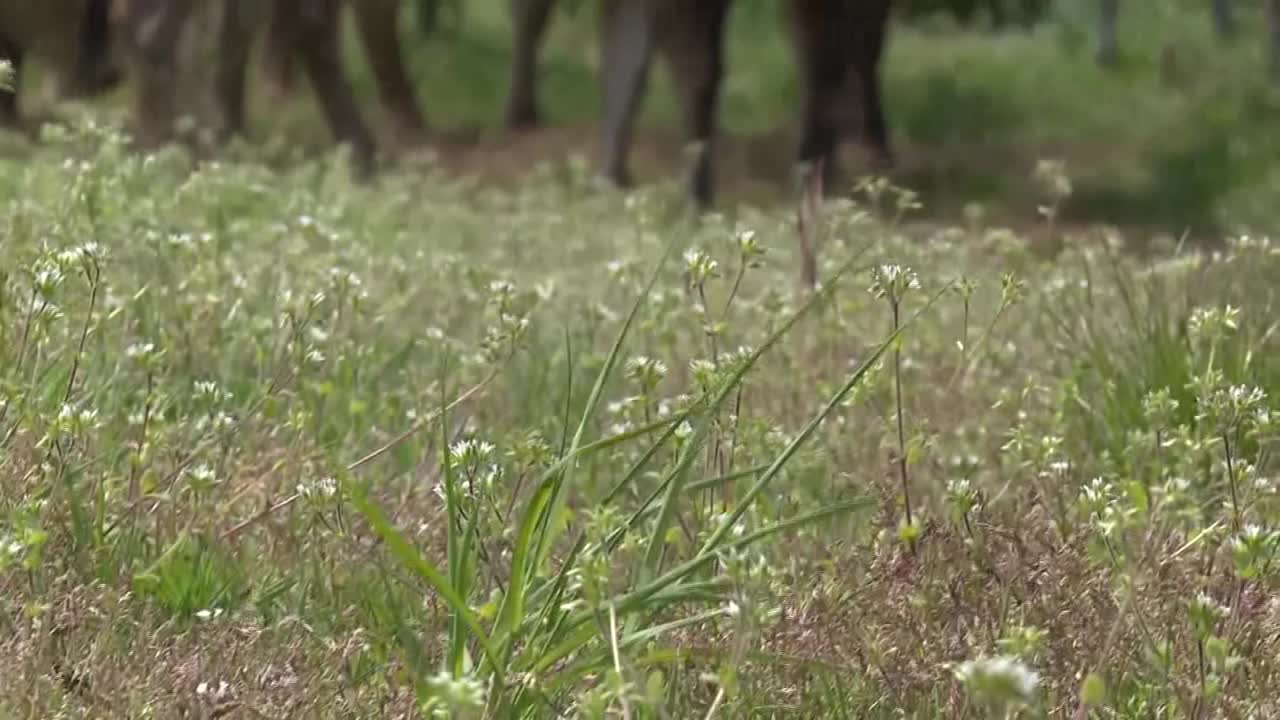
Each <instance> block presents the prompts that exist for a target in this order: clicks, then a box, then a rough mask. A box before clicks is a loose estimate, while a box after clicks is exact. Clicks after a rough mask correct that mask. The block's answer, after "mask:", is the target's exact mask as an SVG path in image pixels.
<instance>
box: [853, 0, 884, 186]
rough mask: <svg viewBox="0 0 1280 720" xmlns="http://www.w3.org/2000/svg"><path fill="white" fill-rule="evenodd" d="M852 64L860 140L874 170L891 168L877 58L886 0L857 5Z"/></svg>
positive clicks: (882, 45)
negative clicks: (859, 110)
mask: <svg viewBox="0 0 1280 720" xmlns="http://www.w3.org/2000/svg"><path fill="white" fill-rule="evenodd" d="M851 22H853V23H854V27H853V28H851V33H850V37H852V38H854V42H853V47H852V49H851V50H852V52H851V61H852V62H853V72H854V74H855V75H856V77H857V80H858V86H859V90H860V92H861V96H862V117H863V124H862V138H863V142H864V143H865V144H866V146H867V149H868V150H870V151H871V156H872V159H873V161H874V163H875V164H876V167H877V169H880V170H885V169H888V168H890V167H892V166H893V150H892V149H891V148H890V145H889V130H888V126H887V124H886V123H885V119H884V106H883V104H882V103H881V94H880V59H881V57H882V56H883V55H884V41H885V35H886V33H887V32H888V25H889V0H867V2H863V3H859V4H858V5H857V7H856V9H855V11H854V15H853V17H852V19H851Z"/></svg>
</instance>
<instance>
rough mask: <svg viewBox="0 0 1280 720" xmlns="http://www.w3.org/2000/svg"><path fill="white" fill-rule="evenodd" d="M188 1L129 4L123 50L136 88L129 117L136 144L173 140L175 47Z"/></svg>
mask: <svg viewBox="0 0 1280 720" xmlns="http://www.w3.org/2000/svg"><path fill="white" fill-rule="evenodd" d="M192 10H193V1H192V0H129V2H128V3H127V6H126V9H125V11H124V28H125V32H126V35H127V37H126V40H125V43H126V46H127V48H128V55H129V58H130V66H131V69H132V74H133V76H134V78H135V84H136V88H135V90H134V98H133V117H134V121H135V123H136V125H137V128H136V132H137V135H138V140H139V141H140V142H141V143H142V144H143V145H145V146H156V145H160V144H162V143H165V142H168V141H169V140H171V139H172V138H173V129H174V128H173V124H174V120H176V119H177V115H178V107H177V83H178V42H179V40H180V38H181V35H182V29H183V28H184V27H185V26H186V23H187V18H188V17H189V16H190V14H191V11H192Z"/></svg>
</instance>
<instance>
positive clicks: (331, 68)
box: [276, 0, 374, 177]
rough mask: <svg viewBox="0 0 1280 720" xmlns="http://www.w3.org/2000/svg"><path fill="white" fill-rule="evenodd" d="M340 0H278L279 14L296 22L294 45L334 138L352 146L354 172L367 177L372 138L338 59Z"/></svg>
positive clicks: (292, 43)
mask: <svg viewBox="0 0 1280 720" xmlns="http://www.w3.org/2000/svg"><path fill="white" fill-rule="evenodd" d="M341 9H342V8H341V3H340V0H277V2H276V11H277V12H284V13H286V14H288V16H290V17H292V18H293V19H294V21H295V25H296V32H297V34H296V35H294V36H293V37H292V38H291V45H292V47H293V48H294V49H295V50H296V51H297V53H298V55H299V59H300V60H301V61H302V68H303V70H304V71H305V72H306V74H307V78H308V79H309V80H310V81H311V87H312V89H313V90H314V91H315V93H316V98H317V99H318V100H319V101H320V108H321V110H322V111H323V112H324V116H325V119H326V120H327V121H328V123H329V128H330V130H331V131H332V132H333V134H334V137H336V138H337V139H338V141H340V142H346V143H349V144H350V145H351V150H352V152H353V154H354V157H353V159H354V161H355V171H356V173H357V174H358V175H360V176H362V177H364V176H367V175H369V174H370V173H371V172H372V171H373V150H374V147H373V136H372V135H371V134H370V133H369V128H368V126H367V125H366V124H365V121H364V118H363V117H361V116H360V111H359V110H358V109H357V107H356V101H355V96H354V94H353V93H352V91H351V84H350V83H349V82H348V81H347V77H346V73H345V72H344V71H343V68H342V58H341V57H340V55H339V48H338V39H339V36H338V31H339V21H340V20H341V14H340V11H341Z"/></svg>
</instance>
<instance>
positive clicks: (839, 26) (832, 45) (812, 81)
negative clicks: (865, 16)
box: [789, 0, 868, 187]
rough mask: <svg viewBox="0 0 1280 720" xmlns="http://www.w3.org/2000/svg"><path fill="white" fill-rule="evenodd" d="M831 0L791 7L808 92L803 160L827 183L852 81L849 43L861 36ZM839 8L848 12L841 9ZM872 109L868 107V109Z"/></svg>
mask: <svg viewBox="0 0 1280 720" xmlns="http://www.w3.org/2000/svg"><path fill="white" fill-rule="evenodd" d="M831 5H832V3H830V2H824V1H823V0H796V1H795V2H792V3H790V4H789V7H790V8H791V11H792V12H791V24H792V38H793V42H794V44H795V50H796V56H797V65H798V66H799V69H800V75H801V81H802V82H801V84H802V87H803V92H804V99H803V100H802V108H801V113H802V116H801V130H800V147H799V151H798V153H797V155H798V158H797V159H798V160H799V162H800V163H801V165H806V166H809V167H810V168H814V167H816V166H821V168H822V173H823V177H824V185H826V186H828V187H830V180H831V179H832V178H833V177H834V170H835V169H834V163H835V151H836V146H837V143H838V141H839V130H840V113H839V103H838V100H839V99H840V96H841V94H842V91H843V90H844V89H845V88H846V87H847V82H846V81H847V78H848V70H849V65H850V62H849V61H850V57H851V54H849V53H848V51H847V50H846V48H845V47H844V44H845V43H846V42H857V41H858V38H856V37H845V31H847V30H849V29H850V28H848V27H847V25H846V23H847V19H846V18H844V17H836V18H833V17H831V10H832V8H831ZM836 13H838V14H840V15H843V13H840V11H839V10H836ZM867 111H868V109H867V108H864V115H865V114H866V113H867Z"/></svg>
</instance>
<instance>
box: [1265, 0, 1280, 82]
mask: <svg viewBox="0 0 1280 720" xmlns="http://www.w3.org/2000/svg"><path fill="white" fill-rule="evenodd" d="M1267 54H1268V58H1269V59H1270V62H1271V79H1272V81H1274V82H1276V83H1280V0H1267Z"/></svg>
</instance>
